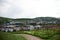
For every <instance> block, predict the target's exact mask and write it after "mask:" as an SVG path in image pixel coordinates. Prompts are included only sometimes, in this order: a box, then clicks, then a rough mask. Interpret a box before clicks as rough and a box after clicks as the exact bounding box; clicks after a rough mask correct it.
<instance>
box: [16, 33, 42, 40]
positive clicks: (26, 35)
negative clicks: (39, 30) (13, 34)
mask: <svg viewBox="0 0 60 40" xmlns="http://www.w3.org/2000/svg"><path fill="white" fill-rule="evenodd" d="M17 35H22V36H23V37H25V38H26V39H27V40H42V39H40V38H38V37H35V36H32V35H28V34H17Z"/></svg>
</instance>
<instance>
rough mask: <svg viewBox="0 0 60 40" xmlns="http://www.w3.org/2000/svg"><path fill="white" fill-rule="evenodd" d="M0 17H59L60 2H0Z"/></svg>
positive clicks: (4, 0)
mask: <svg viewBox="0 0 60 40" xmlns="http://www.w3.org/2000/svg"><path fill="white" fill-rule="evenodd" d="M0 16H3V17H9V18H35V17H45V16H49V17H60V0H0Z"/></svg>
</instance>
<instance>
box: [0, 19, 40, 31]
mask: <svg viewBox="0 0 60 40" xmlns="http://www.w3.org/2000/svg"><path fill="white" fill-rule="evenodd" d="M40 27H41V26H40V25H39V24H37V23H36V22H35V21H33V20H32V19H27V20H21V21H10V22H8V23H4V25H3V27H2V28H1V31H6V32H8V31H10V32H12V31H19V30H37V29H40Z"/></svg>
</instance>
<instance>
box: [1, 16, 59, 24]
mask: <svg viewBox="0 0 60 40" xmlns="http://www.w3.org/2000/svg"><path fill="white" fill-rule="evenodd" d="M10 20H11V21H12V20H13V21H22V20H23V21H31V20H33V21H36V22H41V21H43V22H56V23H57V24H58V23H59V24H60V18H55V17H36V18H17V19H12V18H6V17H0V24H2V23H4V22H9V21H10Z"/></svg>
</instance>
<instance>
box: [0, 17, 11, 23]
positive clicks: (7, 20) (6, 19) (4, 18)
mask: <svg viewBox="0 0 60 40" xmlns="http://www.w3.org/2000/svg"><path fill="white" fill-rule="evenodd" d="M9 20H12V19H11V18H6V17H0V24H3V23H4V22H9Z"/></svg>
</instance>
